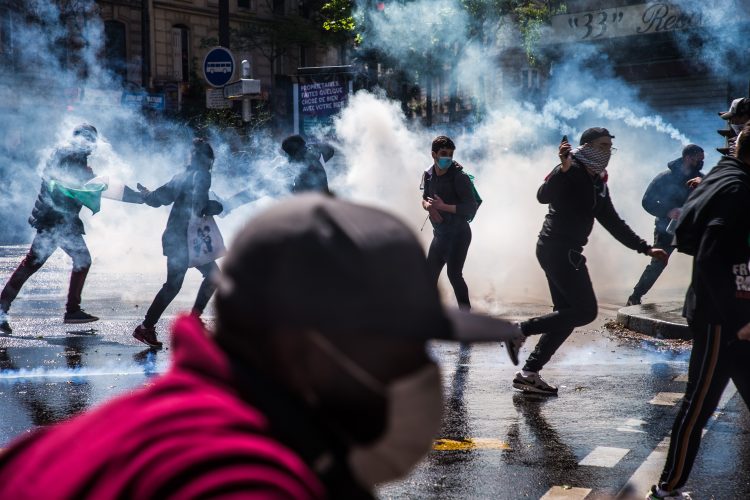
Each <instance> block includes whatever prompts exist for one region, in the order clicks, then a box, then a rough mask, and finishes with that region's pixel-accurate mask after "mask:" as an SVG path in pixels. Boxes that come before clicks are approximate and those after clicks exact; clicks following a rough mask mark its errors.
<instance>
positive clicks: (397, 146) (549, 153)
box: [0, 0, 716, 310]
mask: <svg viewBox="0 0 750 500" xmlns="http://www.w3.org/2000/svg"><path fill="white" fill-rule="evenodd" d="M29 5H30V6H32V7H33V9H35V15H36V16H37V17H38V18H39V19H41V20H42V21H43V22H42V23H41V24H42V26H43V27H44V28H41V27H39V26H38V23H36V24H28V25H26V24H23V23H17V26H16V29H15V31H14V33H13V36H14V44H13V47H14V50H16V49H17V50H18V51H19V54H20V57H23V58H27V60H28V61H33V65H34V67H35V68H43V71H42V72H41V73H42V75H41V76H38V77H37V78H38V80H39V81H38V82H35V84H34V85H26V83H25V80H23V79H22V78H20V77H19V78H18V79H17V80H15V81H13V80H11V85H10V88H11V89H12V90H11V92H13V93H14V95H13V97H14V98H13V99H6V100H5V101H6V102H8V103H9V104H7V105H6V106H8V107H9V109H8V112H6V113H5V115H6V116H5V117H4V120H3V122H2V123H0V131H2V134H0V136H2V137H4V141H5V144H4V146H5V147H4V148H2V151H0V154H2V155H3V157H2V158H0V160H2V162H3V165H4V167H3V170H2V171H0V174H1V175H2V180H3V181H4V183H5V189H3V198H2V201H0V208H2V210H3V211H4V212H6V213H7V212H10V211H12V212H13V213H15V212H22V213H25V214H28V213H29V212H30V210H31V206H32V205H33V202H34V199H35V197H36V193H37V190H38V186H39V177H38V175H39V172H41V167H42V166H43V162H44V161H46V158H47V157H48V156H49V154H50V153H51V152H52V150H53V149H54V147H55V146H57V145H59V144H62V143H64V142H66V141H68V140H69V139H70V133H71V131H72V129H73V127H74V126H75V125H77V124H78V123H80V122H82V121H87V122H90V123H92V124H93V125H95V126H96V127H97V128H98V129H99V132H100V140H99V146H98V148H97V150H96V151H95V153H94V154H93V155H92V156H91V158H90V163H91V165H92V167H93V168H94V171H95V173H96V175H108V176H110V178H112V179H117V180H119V181H121V182H124V183H126V184H129V185H130V186H131V187H134V186H135V184H136V182H140V183H142V184H144V185H146V186H147V187H149V188H151V189H153V188H155V187H157V186H159V185H161V184H163V183H164V182H166V181H168V180H169V179H170V178H171V177H172V176H173V175H174V174H176V173H177V172H178V171H179V170H180V169H181V168H182V167H183V166H184V165H185V164H186V163H187V161H188V159H187V154H188V151H189V145H190V140H191V139H192V136H193V132H192V131H191V130H190V129H188V128H187V127H186V126H183V125H178V124H175V123H173V122H171V121H170V120H169V119H167V118H164V117H158V116H156V117H155V116H148V117H146V116H144V114H142V113H141V112H140V111H137V110H131V109H128V108H124V107H121V106H119V105H111V106H109V105H102V104H101V103H99V104H87V103H86V102H87V101H86V99H83V100H82V101H81V102H80V103H76V104H74V105H72V107H68V106H66V104H65V101H64V98H63V96H64V95H65V92H64V90H65V89H83V95H84V96H86V93H87V92H89V93H91V94H96V93H97V91H102V90H103V91H120V90H121V88H122V87H121V85H120V84H119V83H115V81H116V79H115V78H113V77H112V75H111V74H110V73H109V72H108V71H107V70H106V69H105V68H104V67H103V66H102V64H101V61H100V58H99V54H100V53H101V47H102V44H103V31H102V23H101V22H100V21H97V20H96V16H93V15H88V16H85V18H86V20H87V22H84V23H79V24H75V23H74V22H73V21H75V20H76V19H78V17H80V16H81V15H82V14H81V13H85V12H89V11H90V10H91V9H94V8H95V2H93V1H92V0H88V1H87V0H81V1H79V2H75V5H76V6H77V8H78V9H79V11H78V12H74V13H72V14H71V16H72V17H70V16H69V19H72V21H70V22H69V23H68V24H65V25H61V23H60V22H59V19H60V14H61V13H60V11H59V9H58V8H57V7H54V6H53V4H52V2H51V1H43V0H38V1H35V2H32V3H29ZM71 5H73V4H71ZM388 9H389V14H388V17H383V18H382V19H380V20H377V19H376V20H375V22H374V24H373V27H372V30H371V31H370V32H369V33H368V34H367V37H368V43H373V44H376V45H377V46H379V47H380V49H381V50H383V52H385V53H386V54H387V55H390V56H392V57H393V58H394V59H396V60H398V61H399V63H400V64H401V65H403V66H404V67H414V68H419V69H420V71H422V73H423V72H424V71H426V70H428V69H432V70H435V72H437V73H438V74H440V75H441V76H442V77H443V78H444V81H453V82H454V85H455V88H457V89H458V90H459V91H460V92H461V93H463V94H464V95H467V96H468V97H471V98H472V99H474V101H475V102H476V103H477V106H476V107H477V109H478V110H481V111H483V112H484V117H483V119H481V121H476V120H474V121H472V122H470V123H464V124H460V123H453V124H450V125H446V126H445V127H442V126H435V127H432V128H429V129H428V128H425V127H422V126H420V125H419V124H418V123H417V122H415V121H407V120H406V119H405V117H404V116H403V114H402V113H401V111H400V107H399V104H398V103H394V102H393V101H389V100H388V99H387V98H385V97H383V96H382V95H380V94H378V93H367V92H359V93H357V94H356V95H355V96H353V97H352V98H351V100H350V104H349V105H348V107H347V108H346V109H344V110H343V112H342V113H341V115H340V117H339V118H338V119H337V121H336V123H335V130H334V134H333V139H332V140H333V142H335V144H336V145H337V146H338V153H337V158H338V161H340V162H342V163H343V164H344V165H345V167H344V168H343V169H342V170H341V171H340V172H329V175H330V176H331V177H330V185H331V187H332V189H333V190H334V191H335V192H337V193H338V194H339V195H341V196H345V197H349V198H352V199H354V200H359V201H364V202H368V203H372V204H376V205H378V206H381V207H383V208H385V209H387V210H390V211H392V212H395V213H397V214H399V215H401V216H402V217H403V218H404V219H405V220H406V221H407V223H408V224H409V225H410V226H411V227H412V228H414V229H415V230H418V228H419V227H420V226H421V225H422V223H423V221H424V219H425V215H426V214H425V212H424V211H423V210H422V209H421V207H420V203H419V200H420V197H421V192H420V191H419V188H418V187H419V181H420V176H421V174H422V172H423V171H424V169H425V168H426V167H428V166H429V164H430V163H431V158H430V143H431V141H432V139H433V137H434V136H436V135H438V134H443V133H447V134H449V135H451V136H453V138H454V140H455V142H456V145H457V150H456V156H455V158H456V160H457V161H458V162H460V163H462V164H463V165H464V166H465V167H466V169H467V170H468V171H470V172H471V173H473V174H474V175H475V176H476V181H475V182H476V185H477V189H478V190H479V192H480V194H481V195H482V197H483V199H484V203H483V204H482V206H481V208H480V209H479V213H478V215H477V218H476V219H475V221H474V222H473V223H472V230H473V234H474V236H473V243H472V246H471V248H470V251H469V256H468V259H467V265H466V267H465V275H466V278H467V282H468V284H469V289H470V291H471V293H472V299H473V300H474V301H475V303H476V304H477V306H479V308H484V309H489V310H497V308H498V303H501V302H503V301H506V300H511V299H518V298H524V297H532V298H537V299H541V300H545V301H546V300H548V292H547V285H546V282H545V280H544V276H543V273H542V271H541V270H540V268H539V266H538V264H537V262H536V259H535V257H534V246H535V241H536V235H537V233H538V231H539V229H540V227H541V224H542V219H543V217H544V214H545V213H546V207H545V206H543V205H540V204H539V203H537V202H536V199H535V193H536V189H537V188H538V186H539V185H540V184H541V182H542V181H543V179H544V177H545V176H546V174H547V173H548V172H549V171H550V170H551V169H552V168H553V167H554V165H555V164H556V160H557V145H558V143H559V140H560V137H561V136H562V135H563V134H567V135H568V136H569V137H571V142H573V140H574V139H577V136H578V135H580V132H581V131H582V130H584V129H585V128H588V127H591V126H604V127H607V128H609V130H610V131H612V133H613V134H614V135H615V136H616V139H615V146H616V147H617V148H618V149H619V153H618V154H617V155H616V156H614V157H613V158H612V161H611V162H610V167H609V173H610V181H609V186H610V189H611V191H612V193H613V199H614V202H615V206H616V208H617V209H618V211H619V212H620V214H621V215H622V216H623V218H624V219H625V220H626V221H627V222H628V223H629V224H630V225H631V227H633V228H634V230H635V231H636V232H637V233H638V234H639V235H640V236H642V237H643V238H645V239H647V240H651V238H652V233H653V218H652V217H651V216H650V215H648V214H647V213H646V212H644V211H643V209H642V208H641V207H640V199H641V197H642V195H643V192H644V190H645V187H646V186H647V184H648V182H649V181H650V180H651V179H652V178H653V177H654V176H655V175H656V174H657V173H658V172H660V171H662V170H664V169H665V168H666V163H667V162H668V161H669V160H672V159H674V158H676V157H678V156H679V154H680V150H681V148H682V146H683V144H685V143H686V142H688V141H689V140H690V139H692V140H695V139H694V138H690V137H686V136H685V134H684V133H682V132H681V131H680V127H679V124H670V123H668V122H667V121H666V120H665V119H663V118H662V117H659V116H658V115H656V114H655V113H654V112H653V111H652V110H650V109H649V108H648V107H647V106H646V105H645V104H643V103H642V102H640V101H639V100H638V98H637V93H636V92H635V91H634V90H632V89H630V88H629V87H628V86H627V85H626V84H625V83H624V82H622V81H621V80H618V79H616V78H615V77H613V76H612V72H611V71H609V70H608V69H607V65H608V62H607V61H606V58H603V57H601V55H599V57H600V59H599V60H600V61H601V62H600V63H599V64H598V65H597V66H595V68H594V70H592V69H591V67H590V65H589V64H588V63H590V59H588V55H580V54H574V53H571V54H564V55H563V57H561V58H559V60H560V61H563V62H562V63H560V64H557V65H555V66H554V67H553V68H552V75H551V79H550V81H549V82H548V83H547V87H548V90H549V95H550V98H549V99H548V101H547V102H546V103H544V104H543V105H535V104H532V103H526V102H524V101H523V99H522V98H518V97H516V96H515V95H514V94H513V93H512V92H511V91H510V90H508V89H507V88H506V86H503V85H502V82H503V81H504V79H507V77H508V75H504V73H503V69H502V68H501V67H500V64H499V63H498V64H495V62H496V61H497V58H496V57H495V55H496V54H498V53H499V51H500V50H501V49H503V48H505V46H506V44H509V43H511V42H513V41H514V40H517V39H518V35H517V33H515V32H514V31H513V29H512V26H510V25H509V23H507V22H503V23H500V24H498V25H496V26H487V27H485V28H487V29H486V30H484V31H482V33H483V37H484V38H481V39H480V37H476V36H475V35H472V34H471V33H470V30H469V28H468V25H469V22H468V19H466V18H465V16H464V15H463V14H461V12H463V10H462V9H460V8H459V3H458V2H457V1H456V0H441V1H440V2H439V3H438V2H431V1H430V2H428V1H424V0H423V1H419V2H409V3H404V4H400V3H396V4H389V6H388ZM76 16H78V17H76ZM63 17H64V16H63ZM92 19H93V20H92ZM71 23H72V24H74V25H75V26H78V28H77V29H78V31H77V32H76V33H77V35H76V36H75V37H74V40H75V41H76V42H77V43H78V45H80V47H81V48H80V50H79V51H78V52H80V55H79V56H77V57H78V59H79V60H76V61H73V62H74V63H75V64H73V63H71V61H69V60H68V59H69V57H68V58H66V57H62V58H61V57H60V50H59V49H56V48H55V47H57V46H58V45H60V44H61V42H62V41H68V40H70V30H71ZM80 26H84V28H80ZM480 31H481V30H480ZM473 36H474V38H472V37H473ZM487 39H491V40H492V41H493V42H492V44H490V45H487V44H486V43H485V42H486V41H487ZM436 40H440V41H441V42H450V43H448V45H449V46H451V47H454V48H455V53H450V54H449V53H435V52H434V47H435V42H436ZM514 43H515V42H514ZM456 54H457V55H456ZM589 55H591V54H589ZM594 55H596V54H594ZM454 60H457V61H458V62H457V63H456V64H453V65H452V66H447V65H445V64H443V63H444V62H450V61H454ZM82 67H83V68H86V71H81V70H80V69H78V68H82ZM7 73H8V72H6V74H7ZM8 78H10V77H8ZM21 89H24V91H21ZM50 89H52V90H53V91H52V95H49V92H50ZM45 92H47V94H45ZM40 103H43V104H44V105H40ZM713 111H714V110H712V112H713ZM712 118H713V119H714V120H716V117H715V115H714V116H712ZM712 123H713V122H712ZM707 128H709V129H711V128H716V127H715V125H713V124H712V125H710V126H708V127H707ZM206 133H207V135H208V138H209V141H210V142H211V143H212V145H213V147H214V150H215V152H216V157H217V158H216V162H215V166H214V170H213V185H212V190H214V191H215V192H216V193H218V194H219V195H220V196H222V197H226V196H229V195H232V194H234V193H236V192H237V191H240V190H243V189H249V190H250V191H251V192H253V193H255V194H256V195H257V197H258V198H260V199H262V200H268V199H270V198H273V197H277V196H279V194H280V193H282V192H284V191H285V188H286V185H287V184H288V181H289V178H290V175H291V174H290V173H289V172H287V171H285V169H284V165H285V163H284V161H283V160H282V159H281V157H280V155H279V143H278V141H274V140H273V138H272V137H270V136H269V135H262V136H257V137H253V138H252V142H251V143H249V144H244V145H240V146H238V145H237V138H236V137H234V136H233V135H232V133H231V132H225V131H224V132H222V131H218V130H214V129H209V130H207V131H206ZM712 134H714V132H713V130H710V134H707V137H711V138H712V140H713V135H712ZM701 145H702V146H703V147H704V148H705V149H706V151H707V152H709V149H710V146H711V144H708V143H701ZM0 146H2V144H0ZM707 156H708V157H707V159H706V164H707V165H710V164H711V161H712V160H713V159H712V158H711V157H710V155H707ZM260 205H263V202H261V203H252V204H249V205H246V206H244V207H241V208H239V209H237V210H236V211H235V212H233V213H232V214H230V215H229V216H228V217H226V218H221V219H219V220H218V222H219V225H220V227H221V229H222V231H223V232H224V236H225V239H226V240H227V241H228V242H231V240H232V235H233V234H234V232H235V231H236V230H237V229H238V228H239V227H240V226H241V225H242V224H243V223H244V222H245V221H246V219H247V217H248V216H250V215H251V214H252V213H253V212H254V211H256V210H257V209H258V207H259V206H260ZM168 211H169V209H168V208H166V207H165V208H161V209H153V208H150V207H147V206H142V205H128V204H122V203H118V202H114V201H110V200H104V201H103V202H102V210H101V212H100V213H98V214H96V215H95V216H90V215H88V212H87V210H84V211H82V213H83V214H84V224H85V226H86V230H87V236H86V240H87V242H88V244H89V248H90V250H91V254H92V257H93V259H94V265H93V267H92V272H103V273H106V272H107V270H108V269H114V270H120V271H121V270H124V269H132V270H134V271H135V270H137V271H138V272H149V271H155V272H163V268H164V260H163V258H162V257H161V244H160V238H161V233H162V231H163V230H164V227H165V225H166V218H167V214H168ZM10 229H11V228H9V233H10ZM12 229H13V230H14V232H15V234H12V233H11V234H6V235H5V238H6V239H8V238H9V237H15V239H16V240H18V239H24V238H28V237H29V236H30V235H31V231H30V230H29V229H28V228H22V227H21V226H18V227H14V228H12ZM19 232H20V235H19ZM421 237H422V239H423V240H424V242H425V244H426V243H427V242H428V241H429V239H430V234H429V225H428V227H426V228H425V230H424V231H423V232H422V233H421ZM586 255H587V257H588V258H589V263H590V268H591V273H592V276H593V279H594V281H595V286H596V287H597V290H598V291H600V292H604V291H607V290H615V291H616V293H618V294H622V293H623V292H624V291H625V290H626V289H629V288H630V287H631V286H632V285H633V284H634V283H635V282H636V281H637V279H638V277H639V275H640V272H641V271H642V269H643V267H645V265H646V264H647V262H648V260H647V259H646V258H644V257H643V256H641V255H638V254H636V253H635V252H633V251H631V250H628V249H625V248H623V247H622V246H621V245H620V244H619V243H617V242H616V241H615V240H614V239H613V238H612V237H611V236H609V235H608V234H604V230H603V229H602V228H601V227H599V226H597V229H595V230H594V233H593V234H592V238H591V243H590V244H589V245H588V247H587V250H586ZM688 274H689V273H688V260H687V259H686V258H683V257H682V256H675V257H673V262H672V263H671V264H670V266H669V267H668V268H667V270H666V271H665V273H664V275H663V277H662V278H661V280H660V281H659V283H658V284H657V287H656V288H657V289H660V288H661V289H664V288H667V287H684V286H686V285H687V283H688V280H689V277H688ZM445 285H447V281H446V283H445ZM321 286H325V285H324V284H321ZM445 288H446V289H449V288H448V287H445ZM153 292H154V293H155V292H156V290H153ZM123 293H124V294H128V293H139V292H137V291H133V292H129V291H123ZM613 293H614V292H613ZM449 296H450V297H451V298H450V299H448V301H449V302H451V303H452V302H453V299H452V294H446V298H448V297H449ZM625 297H626V295H621V296H620V295H618V296H616V297H612V300H615V301H619V302H622V301H624V299H625Z"/></svg>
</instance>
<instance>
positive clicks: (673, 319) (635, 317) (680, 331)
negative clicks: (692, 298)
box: [617, 301, 691, 339]
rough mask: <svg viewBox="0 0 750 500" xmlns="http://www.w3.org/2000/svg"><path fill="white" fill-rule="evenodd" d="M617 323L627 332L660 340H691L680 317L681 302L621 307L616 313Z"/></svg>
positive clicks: (685, 324) (684, 322) (688, 331)
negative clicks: (634, 332)
mask: <svg viewBox="0 0 750 500" xmlns="http://www.w3.org/2000/svg"><path fill="white" fill-rule="evenodd" d="M617 322H618V323H620V324H621V325H622V326H624V327H625V328H628V329H629V330H633V331H636V332H638V333H642V334H644V335H649V336H651V337H656V338H660V339H689V338H691V336H690V329H689V328H688V326H687V322H686V321H685V318H683V317H682V302H677V301H675V302H662V303H659V304H641V305H637V306H627V307H623V308H622V309H620V310H619V311H618V312H617Z"/></svg>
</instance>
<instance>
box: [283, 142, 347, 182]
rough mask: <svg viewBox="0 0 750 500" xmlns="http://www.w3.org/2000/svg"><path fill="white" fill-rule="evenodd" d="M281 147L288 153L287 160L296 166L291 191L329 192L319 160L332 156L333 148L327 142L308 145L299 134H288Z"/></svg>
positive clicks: (326, 159)
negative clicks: (296, 170)
mask: <svg viewBox="0 0 750 500" xmlns="http://www.w3.org/2000/svg"><path fill="white" fill-rule="evenodd" d="M281 149H283V150H284V152H285V153H286V154H287V155H288V157H289V161H290V162H291V163H292V165H294V166H295V167H297V169H298V172H297V174H296V176H295V178H294V182H293V184H292V186H291V191H292V192H293V193H303V192H305V191H317V192H319V193H325V194H329V193H330V191H329V190H328V176H327V175H326V170H325V168H324V167H323V163H322V162H321V157H322V159H323V162H327V161H328V160H330V159H331V157H332V156H333V153H334V151H333V148H332V147H331V146H329V145H328V144H313V145H308V144H307V143H306V142H305V140H304V139H303V138H302V136H301V135H290V136H289V137H287V138H286V139H284V141H283V142H282V143H281Z"/></svg>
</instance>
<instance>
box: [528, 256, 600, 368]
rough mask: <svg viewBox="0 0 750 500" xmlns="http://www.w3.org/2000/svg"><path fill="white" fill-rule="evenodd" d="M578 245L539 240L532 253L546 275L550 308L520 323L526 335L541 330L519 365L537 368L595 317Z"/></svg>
mask: <svg viewBox="0 0 750 500" xmlns="http://www.w3.org/2000/svg"><path fill="white" fill-rule="evenodd" d="M582 251H583V249H582V248H580V247H578V248H571V247H570V246H568V245H564V244H560V243H550V242H546V241H544V242H543V241H539V242H538V243H537V246H536V257H537V259H538V260H539V264H540V265H541V266H542V269H543V270H544V274H545V275H546V276H547V283H548V284H549V291H550V294H551V295H552V304H553V306H554V307H553V312H551V313H550V314H545V315H544V316H538V317H536V318H531V319H529V320H527V321H525V322H523V324H522V328H523V332H524V334H526V335H535V334H540V333H541V334H542V338H540V339H539V342H538V343H537V345H536V348H535V349H534V352H532V353H531V355H529V357H528V359H527V360H526V363H525V364H524V367H523V369H524V370H526V371H530V372H538V371H539V370H541V369H542V367H544V365H545V364H547V362H548V361H549V360H550V358H551V357H552V355H553V354H555V352H556V351H557V349H558V348H559V347H560V346H561V345H562V344H563V342H565V339H567V338H568V337H569V336H570V334H571V333H572V332H573V329H574V328H575V327H577V326H583V325H586V324H588V323H591V322H592V321H594V319H596V314H597V308H598V306H597V303H596V295H594V287H593V286H592V284H591V278H590V277H589V271H588V268H587V267H586V257H584V256H583V254H582V253H581V252H582Z"/></svg>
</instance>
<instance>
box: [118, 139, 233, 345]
mask: <svg viewBox="0 0 750 500" xmlns="http://www.w3.org/2000/svg"><path fill="white" fill-rule="evenodd" d="M213 162H214V151H213V149H212V148H211V145H210V144H209V143H208V142H205V141H204V140H202V139H195V140H194V141H193V148H192V151H191V154H190V164H189V165H188V166H187V167H186V168H185V170H184V171H183V172H181V173H179V174H177V175H175V176H174V177H172V179H171V180H170V181H169V182H167V183H166V184H164V185H163V186H161V187H160V188H158V189H156V190H154V191H149V190H148V189H146V188H144V187H143V186H141V185H140V184H139V185H138V189H139V190H140V191H141V193H142V194H143V199H144V202H145V203H146V204H147V205H149V206H152V207H161V206H164V205H169V204H172V210H171V211H170V212H169V219H168V220H167V227H166V229H165V230H164V234H162V237H161V242H162V249H163V254H164V255H165V256H166V257H167V281H166V282H165V283H164V285H163V286H162V287H161V290H159V293H157V295H156V297H155V298H154V301H153V302H152V303H151V306H150V307H149V308H148V311H146V318H145V319H144V320H143V323H142V324H140V325H138V327H136V329H135V331H134V332H133V337H135V338H136V339H138V340H140V341H141V342H143V343H144V344H146V345H148V346H150V347H155V348H161V346H162V343H161V342H160V341H159V340H157V338H156V323H157V322H158V321H159V318H160V317H161V315H162V314H163V313H164V311H165V309H166V308H167V306H169V304H170V303H171V302H172V300H174V298H175V297H176V296H177V294H178V293H179V291H180V288H182V282H183V281H184V279H185V273H187V270H188V236H187V232H188V224H189V222H190V216H191V214H192V215H195V216H196V217H203V216H207V215H217V214H219V213H220V212H221V210H222V206H221V204H220V203H219V202H217V201H213V200H209V199H208V190H209V188H210V187H211V167H212V165H213ZM197 269H198V271H200V272H201V274H202V275H203V282H202V283H201V286H200V288H199V289H198V296H197V297H196V298H195V305H193V314H194V315H196V316H200V315H201V314H202V313H203V310H204V309H205V307H206V305H207V304H208V301H209V300H210V299H211V295H213V293H214V291H215V290H216V285H215V284H214V279H213V278H214V277H215V276H216V275H217V273H218V272H219V266H217V265H216V262H213V261H212V262H209V263H208V264H203V265H201V266H198V267H197Z"/></svg>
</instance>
